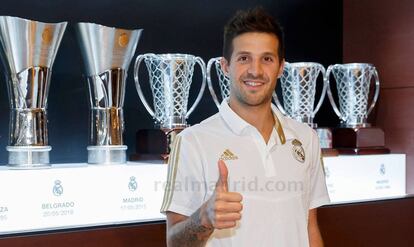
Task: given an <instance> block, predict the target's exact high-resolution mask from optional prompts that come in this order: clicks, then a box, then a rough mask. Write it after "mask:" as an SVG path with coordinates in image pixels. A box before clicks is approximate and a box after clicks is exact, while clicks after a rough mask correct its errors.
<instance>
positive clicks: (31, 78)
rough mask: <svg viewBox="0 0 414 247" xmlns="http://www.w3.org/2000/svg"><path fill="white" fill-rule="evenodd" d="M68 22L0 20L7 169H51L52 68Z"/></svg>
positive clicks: (4, 18)
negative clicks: (6, 109) (6, 102)
mask: <svg viewBox="0 0 414 247" xmlns="http://www.w3.org/2000/svg"><path fill="white" fill-rule="evenodd" d="M66 24H67V23H66V22H61V23H42V22H37V21H32V20H26V19H22V18H18V17H11V16H0V40H1V46H2V53H3V54H2V55H3V58H4V59H3V60H4V64H5V65H6V70H7V71H8V78H7V88H8V94H9V100H10V108H11V111H10V135H9V145H8V146H7V148H6V149H7V151H8V152H9V161H8V165H9V166H10V167H13V168H38V167H48V166H49V152H50V150H51V149H52V147H51V146H50V145H49V140H48V131H47V96H48V93H49V86H50V78H51V74H52V66H53V62H54V60H55V57H56V53H57V50H58V48H59V45H60V42H61V40H62V37H63V33H64V32H65V28H66Z"/></svg>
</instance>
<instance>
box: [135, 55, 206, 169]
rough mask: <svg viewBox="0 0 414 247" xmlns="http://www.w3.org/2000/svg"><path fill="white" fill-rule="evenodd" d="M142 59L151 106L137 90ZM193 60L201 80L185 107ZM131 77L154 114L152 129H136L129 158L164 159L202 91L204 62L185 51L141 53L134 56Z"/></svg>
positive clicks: (204, 77)
mask: <svg viewBox="0 0 414 247" xmlns="http://www.w3.org/2000/svg"><path fill="white" fill-rule="evenodd" d="M142 61H145V65H146V67H147V70H148V73H149V84H150V87H151V92H152V96H153V104H154V109H153V108H151V106H150V105H149V103H148V102H147V100H146V99H145V96H144V94H143V92H142V90H141V83H140V80H139V77H138V71H139V67H140V64H141V62H142ZM196 63H197V64H199V65H200V67H201V72H202V78H203V81H202V84H201V89H200V91H199V93H198V96H197V98H196V100H195V101H194V103H193V105H192V106H191V107H189V109H188V97H189V93H190V87H191V83H192V76H193V71H194V65H195V64H196ZM134 79H135V85H136V88H137V92H138V96H139V98H140V99H141V102H142V103H143V104H144V106H145V108H146V109H147V111H148V113H149V114H150V115H151V116H152V117H153V118H154V120H155V124H156V129H142V130H139V131H138V132H137V135H136V139H137V146H136V152H137V155H136V156H134V157H132V158H133V159H139V160H145V159H149V160H164V161H166V159H167V158H168V154H169V152H170V148H171V144H172V142H173V140H174V137H175V136H176V135H177V134H178V133H179V132H180V131H181V130H183V129H184V128H185V127H187V121H186V120H187V118H188V117H189V116H190V114H191V113H192V112H193V111H194V109H195V107H196V106H197V105H198V103H199V102H200V100H201V97H202V95H203V93H204V89H205V86H206V68H205V63H204V61H203V59H201V58H200V57H196V56H193V55H188V54H161V55H156V54H150V53H148V54H143V55H139V56H138V57H137V58H136V60H135V67H134ZM187 109H188V110H187Z"/></svg>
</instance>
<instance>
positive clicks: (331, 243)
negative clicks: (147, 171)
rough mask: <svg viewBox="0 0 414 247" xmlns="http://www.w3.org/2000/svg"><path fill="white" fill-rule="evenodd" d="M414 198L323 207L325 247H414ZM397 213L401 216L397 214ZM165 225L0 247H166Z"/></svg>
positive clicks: (15, 241) (10, 241) (12, 241)
mask: <svg viewBox="0 0 414 247" xmlns="http://www.w3.org/2000/svg"><path fill="white" fill-rule="evenodd" d="M413 208H414V198H403V199H397V200H389V201H376V202H367V203H357V204H348V205H337V206H328V207H322V208H320V209H319V211H318V220H319V225H320V228H321V232H322V235H323V238H324V241H325V246H326V247H350V246H352V247H368V246H376V247H389V246H398V247H408V246H414V235H413V234H412V222H414V210H413ZM397 212H398V213H397ZM165 229H166V228H165V223H164V222H160V223H153V224H139V225H129V226H122V227H110V228H100V229H92V230H82V231H72V232H57V233H50V234H40V235H39V234H37V235H29V236H23V237H22V236H20V237H9V238H5V239H4V238H3V239H2V238H0V246H7V247H29V246H30V247H31V246H59V247H73V246H78V247H98V246H99V247H125V246H145V247H163V246H166V245H165Z"/></svg>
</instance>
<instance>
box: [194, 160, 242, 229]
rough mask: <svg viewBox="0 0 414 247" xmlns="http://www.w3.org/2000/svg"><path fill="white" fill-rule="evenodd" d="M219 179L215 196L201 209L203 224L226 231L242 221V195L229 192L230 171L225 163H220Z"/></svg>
mask: <svg viewBox="0 0 414 247" xmlns="http://www.w3.org/2000/svg"><path fill="white" fill-rule="evenodd" d="M218 170H219V177H218V180H217V183H216V188H215V190H214V193H213V195H212V196H211V197H210V199H209V200H207V201H206V202H205V203H204V204H203V205H202V206H201V208H200V210H201V216H202V217H201V223H202V224H203V225H204V226H206V227H209V228H216V229H226V228H232V227H234V226H236V223H237V221H238V220H240V219H241V210H242V209H243V205H242V203H241V202H242V199H243V197H242V195H241V194H240V193H237V192H229V190H228V181H227V178H228V170H227V166H226V164H225V163H224V161H222V160H219V161H218Z"/></svg>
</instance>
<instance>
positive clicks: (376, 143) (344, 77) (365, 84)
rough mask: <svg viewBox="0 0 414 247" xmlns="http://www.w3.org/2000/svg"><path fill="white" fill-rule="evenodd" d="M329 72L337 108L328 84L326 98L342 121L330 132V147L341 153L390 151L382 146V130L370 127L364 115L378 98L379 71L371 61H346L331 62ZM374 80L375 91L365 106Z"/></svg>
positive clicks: (383, 140) (379, 152) (327, 75)
mask: <svg viewBox="0 0 414 247" xmlns="http://www.w3.org/2000/svg"><path fill="white" fill-rule="evenodd" d="M331 72H332V74H333V75H334V79H335V80H336V85H337V89H338V98H339V108H338V107H337V105H336V103H335V100H334V98H333V96H332V92H331V88H330V86H328V98H329V101H330V102H331V105H332V107H333V109H334V111H335V113H336V114H337V115H338V117H339V118H340V120H341V124H340V127H339V128H335V129H334V131H333V147H334V148H337V149H338V151H339V153H340V154H382V153H389V152H390V150H389V149H387V148H385V147H384V146H385V138H384V132H383V131H382V129H380V128H376V127H371V124H369V123H368V122H367V117H368V115H369V114H370V113H371V111H372V109H374V106H375V104H376V102H377V100H378V96H379V90H380V81H379V77H378V72H377V70H376V68H375V67H374V66H373V65H372V64H366V63H349V64H335V65H330V66H329V67H328V69H327V72H326V82H327V83H328V85H329V75H330V73H331ZM372 78H374V79H375V93H374V97H373V100H372V102H371V104H370V106H369V108H368V97H369V89H370V84H371V79H372Z"/></svg>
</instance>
